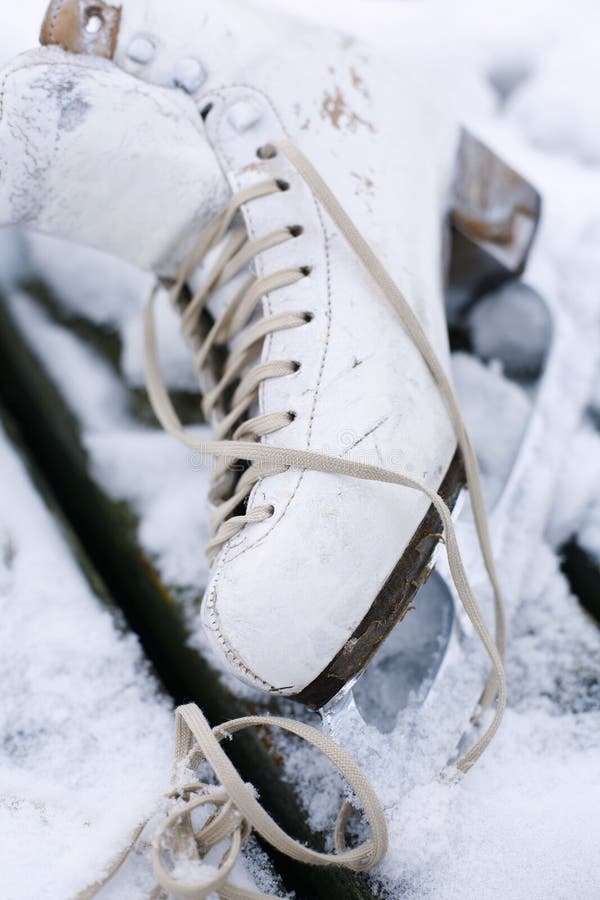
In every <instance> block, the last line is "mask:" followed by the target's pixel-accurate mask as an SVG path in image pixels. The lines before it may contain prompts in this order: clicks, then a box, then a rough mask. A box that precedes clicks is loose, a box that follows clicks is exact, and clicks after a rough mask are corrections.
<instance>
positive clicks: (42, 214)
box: [0, 48, 227, 274]
mask: <svg viewBox="0 0 600 900" xmlns="http://www.w3.org/2000/svg"><path fill="white" fill-rule="evenodd" d="M226 197H227V186H226V182H225V181H224V178H223V175H222V173H221V170H220V168H219V166H218V164H217V162H216V160H215V157H214V153H213V152H212V150H211V149H210V147H209V145H208V144H207V142H206V139H205V136H204V130H203V128H202V123H201V121H200V120H199V117H198V114H197V111H196V109H195V107H194V104H193V103H192V102H191V100H189V99H188V98H187V97H186V96H184V95H183V94H181V93H180V92H177V91H171V90H165V89H164V88H160V87H157V86H154V85H148V84H145V83H144V82H141V81H139V80H138V79H134V78H132V77H130V76H128V75H126V74H124V73H123V72H121V71H120V70H119V69H117V68H116V67H115V66H114V65H113V64H111V63H109V62H106V61H104V60H100V59H96V58H95V57H85V56H74V55H72V54H68V53H65V52H64V51H62V50H59V49H56V48H41V49H39V50H33V51H30V52H28V53H25V54H23V55H22V56H20V57H18V58H17V59H16V60H15V61H14V62H13V63H11V64H10V65H9V66H8V67H7V68H5V69H4V70H3V71H2V72H1V73H0V224H5V225H6V224H17V225H23V226H26V227H28V228H31V229H34V230H36V231H41V232H44V233H46V234H51V235H55V236H57V237H62V238H65V239H68V240H73V241H77V242H80V243H83V244H87V245H89V246H91V247H95V248H97V249H100V250H104V251H106V252H108V253H112V254H114V255H116V256H121V257H123V258H125V259H127V260H128V261H129V262H132V263H135V264H136V265H138V266H140V267H141V268H144V269H153V270H155V271H159V272H160V273H161V274H169V273H170V272H171V271H172V269H173V265H174V263H175V261H176V258H177V257H178V256H180V255H181V254H182V252H183V249H184V247H185V245H186V239H188V240H189V236H190V235H191V234H194V233H197V231H198V230H199V229H200V228H201V227H202V226H203V225H204V224H205V223H206V222H207V221H208V219H209V218H210V217H211V216H212V215H214V213H215V211H216V210H217V209H218V208H219V207H220V206H221V205H222V204H223V203H224V202H226Z"/></svg>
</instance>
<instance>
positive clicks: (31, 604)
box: [0, 432, 172, 900]
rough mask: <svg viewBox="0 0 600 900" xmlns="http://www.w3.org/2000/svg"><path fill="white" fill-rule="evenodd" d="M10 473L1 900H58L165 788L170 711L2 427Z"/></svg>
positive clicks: (1, 583)
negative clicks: (86, 573)
mask: <svg viewBox="0 0 600 900" xmlns="http://www.w3.org/2000/svg"><path fill="white" fill-rule="evenodd" d="M0 472H1V473H2V475H1V477H2V503H1V504H0V607H1V617H2V654H0V684H1V685H2V687H1V688H0V693H1V695H2V701H1V703H0V720H1V721H0V732H1V733H2V743H1V745H0V747H1V750H0V835H1V843H2V896H3V897H6V898H7V900H9V898H10V900H20V898H23V900H26V898H28V897H36V898H40V900H42V898H49V900H56V898H57V897H67V896H71V895H72V894H75V893H76V892H77V891H79V890H81V889H82V888H84V887H85V886H86V885H87V884H89V883H90V882H93V881H94V880H95V879H96V878H97V877H98V876H99V875H100V874H101V870H102V868H103V866H104V865H105V864H106V862H107V861H109V860H111V859H112V858H113V857H114V856H115V855H116V853H117V852H118V851H119V850H120V849H121V847H122V846H123V845H124V844H125V842H126V840H127V839H128V838H129V835H130V833H131V832H132V831H133V828H134V827H135V826H136V825H137V823H138V822H139V821H141V820H142V819H143V818H144V817H146V816H148V815H149V814H150V813H151V812H152V811H153V809H154V807H155V804H156V802H157V799H158V798H159V797H160V795H161V794H162V793H163V792H164V791H165V789H166V788H168V776H169V762H170V760H169V758H170V753H171V732H172V712H171V709H170V704H169V703H168V702H167V700H166V698H164V697H162V696H161V695H160V692H159V688H158V685H157V683H156V681H155V679H154V678H153V676H152V674H151V673H150V672H149V671H148V666H147V665H146V663H145V662H144V660H143V656H142V653H141V650H140V647H139V645H138V642H137V640H136V639H135V638H133V637H132V636H131V635H129V634H127V633H126V632H124V630H123V628H122V624H121V623H120V621H119V620H117V619H115V617H114V615H113V614H112V613H111V612H110V611H109V609H108V608H107V607H106V606H104V605H103V604H102V602H101V601H100V599H99V598H98V597H97V596H95V595H94V592H93V590H92V589H91V587H90V585H89V584H88V582H87V581H86V580H85V578H84V576H83V575H82V573H81V571H80V569H79V567H78V565H77V563H76V561H75V559H74V558H73V555H72V552H71V550H70V549H69V547H68V545H67V543H66V541H65V537H64V535H63V534H62V533H61V531H60V528H59V527H58V526H57V524H56V521H55V520H53V518H52V516H51V514H50V512H49V510H48V509H47V508H46V507H45V506H44V504H43V503H42V501H41V500H40V498H39V496H38V494H37V492H36V490H35V489H34V487H33V486H32V484H31V482H30V480H29V478H28V476H27V473H26V471H25V469H24V467H23V464H22V463H21V462H20V461H19V459H18V457H17V455H16V454H15V452H14V450H13V449H11V447H10V446H9V444H8V443H7V440H6V437H5V434H4V432H0ZM74 685H76V686H77V690H73V686H74ZM74 848H76V851H77V852H76V854H75V855H74V854H73V849H74ZM130 896H131V897H132V898H133V897H134V896H140V894H139V893H132V894H130ZM142 896H143V895H142Z"/></svg>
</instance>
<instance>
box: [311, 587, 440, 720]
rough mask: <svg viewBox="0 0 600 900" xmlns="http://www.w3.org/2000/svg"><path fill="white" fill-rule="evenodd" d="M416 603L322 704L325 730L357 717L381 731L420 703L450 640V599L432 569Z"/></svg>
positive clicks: (425, 695)
mask: <svg viewBox="0 0 600 900" xmlns="http://www.w3.org/2000/svg"><path fill="white" fill-rule="evenodd" d="M414 606H415V608H414V609H413V610H411V612H410V614H409V615H408V616H406V618H405V619H404V620H403V621H402V622H399V623H398V625H397V626H396V628H395V629H394V630H393V631H392V632H391V633H390V635H389V637H388V638H387V639H386V641H385V643H384V644H383V645H382V646H381V647H380V648H379V650H378V652H377V653H376V654H375V656H374V657H373V659H372V660H371V662H370V664H369V666H368V668H367V669H366V670H365V672H364V673H363V674H362V675H361V676H360V677H357V678H356V679H354V681H352V682H351V683H349V684H348V685H346V687H345V689H344V691H343V692H340V694H338V695H337V696H336V697H335V698H334V699H333V700H332V701H331V702H330V703H329V704H327V706H325V707H324V708H323V709H322V710H321V714H322V717H323V723H324V726H325V728H326V730H327V731H330V732H331V731H332V730H335V721H336V718H337V717H341V716H343V717H344V719H345V720H347V719H348V718H349V717H350V718H354V717H357V720H358V721H360V722H362V723H363V724H365V723H366V724H367V725H372V726H374V727H375V728H377V730H378V731H379V732H381V733H382V734H389V733H390V732H392V731H393V729H394V727H395V725H396V722H397V719H398V715H399V713H400V712H401V711H402V710H404V709H407V708H408V707H409V706H410V707H412V708H418V707H420V706H422V705H423V703H424V702H425V700H426V699H427V696H428V694H429V692H430V690H431V688H432V686H433V684H434V682H435V679H436V676H437V674H438V672H439V671H440V669H441V667H442V665H443V662H444V658H445V655H446V652H447V650H448V648H449V646H450V643H451V635H452V631H453V625H454V618H455V615H454V600H453V598H452V594H451V592H450V590H449V589H448V586H447V585H446V583H445V582H444V580H443V579H442V578H441V577H440V576H438V575H437V574H436V573H435V572H434V573H433V575H432V576H431V577H430V579H429V580H428V581H427V582H426V584H425V585H423V587H422V588H421V589H420V590H419V592H418V594H417V596H416V598H415V604H414Z"/></svg>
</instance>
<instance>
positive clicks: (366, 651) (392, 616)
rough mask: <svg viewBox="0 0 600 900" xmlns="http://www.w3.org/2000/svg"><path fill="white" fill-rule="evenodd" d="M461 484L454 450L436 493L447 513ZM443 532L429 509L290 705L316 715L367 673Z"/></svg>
mask: <svg viewBox="0 0 600 900" xmlns="http://www.w3.org/2000/svg"><path fill="white" fill-rule="evenodd" d="M465 483H466V477H465V471H464V465H463V460H462V454H461V453H460V450H457V451H456V453H455V455H454V458H453V460H452V462H451V463H450V466H449V468H448V471H447V472H446V475H445V477H444V480H443V481H442V484H441V487H440V490H439V493H440V496H441V498H442V499H443V500H444V502H445V503H446V505H447V506H448V508H449V509H451V510H452V509H453V508H454V505H455V503H456V501H457V499H458V496H459V494H460V492H461V490H462V488H463V487H464V485H465ZM441 530H442V523H441V520H440V517H439V515H438V513H437V511H436V509H435V507H434V506H433V505H432V506H430V507H429V511H428V512H427V514H426V515H425V517H424V518H423V520H422V521H421V524H420V525H419V527H418V528H417V530H416V531H415V533H414V535H413V537H412V540H411V542H410V544H409V545H408V547H407V548H406V550H405V552H404V553H403V555H402V557H401V559H400V560H399V562H398V563H397V564H396V566H395V567H394V569H393V571H392V573H391V574H390V576H389V577H388V579H387V581H386V582H385V584H384V585H383V587H382V589H381V590H380V592H379V593H378V595H377V597H376V598H375V600H374V602H373V604H372V606H371V608H370V609H369V611H368V613H367V614H366V616H365V617H364V619H363V620H362V622H361V623H360V624H359V625H358V627H357V628H356V629H355V631H354V632H353V634H352V635H351V637H350V638H349V639H348V640H347V641H346V643H345V644H344V646H343V647H342V649H341V650H340V651H339V653H338V654H337V655H336V656H335V657H334V658H333V660H332V661H331V663H330V664H329V665H328V666H327V668H326V669H324V670H323V671H322V672H321V674H320V675H319V676H318V677H317V678H315V680H314V681H312V682H311V683H310V684H309V685H308V687H306V688H304V690H303V691H301V692H300V693H299V694H295V695H294V696H293V698H292V699H294V700H297V701H298V702H300V703H304V704H305V705H306V706H309V707H311V708H312V709H320V708H321V707H323V706H325V704H327V703H329V701H330V700H331V699H332V698H333V697H335V695H336V694H338V693H339V692H340V691H341V690H342V689H343V688H344V687H345V685H346V684H347V683H348V682H349V681H351V680H352V679H354V678H355V677H356V676H357V675H358V674H359V673H360V672H361V671H362V670H363V669H364V668H365V666H366V665H367V663H368V662H369V660H370V659H371V658H372V656H373V655H374V653H375V652H376V651H377V649H378V647H379V646H380V644H381V643H382V642H383V641H384V640H385V638H386V637H387V636H388V634H389V633H390V631H392V629H393V628H395V626H396V625H397V624H398V622H401V621H402V619H403V618H404V617H405V616H406V615H407V613H408V612H410V610H411V609H413V608H414V607H413V605H412V604H413V600H414V598H415V595H416V593H417V591H418V590H419V588H420V587H421V586H422V585H423V584H425V582H426V581H427V579H428V578H429V576H430V575H431V573H432V572H433V568H434V567H433V566H432V565H431V557H432V556H433V552H434V550H435V548H436V547H437V545H438V542H439V539H440V533H441Z"/></svg>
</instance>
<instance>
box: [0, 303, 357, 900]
mask: <svg viewBox="0 0 600 900" xmlns="http://www.w3.org/2000/svg"><path fill="white" fill-rule="evenodd" d="M30 287H31V286H30ZM35 291H36V292H37V294H38V298H41V305H42V307H44V308H45V312H46V313H48V312H52V311H54V313H55V314H56V315H55V319H54V322H55V324H58V325H59V327H60V328H64V329H65V332H66V331H68V332H69V333H71V334H74V333H77V331H79V333H80V336H81V334H82V329H83V330H86V331H87V334H86V342H87V343H88V344H89V345H90V346H91V344H92V343H93V344H95V346H96V347H99V348H103V350H102V352H103V354H104V358H105V359H106V360H109V359H110V358H111V354H112V358H113V360H114V358H115V355H114V345H113V346H112V349H111V338H110V336H108V335H107V333H106V331H104V330H103V329H101V328H96V327H95V326H93V325H91V324H90V323H87V322H83V321H82V320H77V318H76V317H75V318H74V319H73V320H72V321H71V322H69V323H68V325H67V322H66V320H65V319H64V317H63V319H62V322H61V321H59V320H60V319H61V316H60V314H58V312H57V309H56V308H55V307H54V305H53V302H52V298H51V297H50V296H49V295H48V294H47V293H46V292H45V291H44V290H43V289H42V288H41V286H40V285H37V286H36V288H35ZM0 361H1V362H0V397H1V398H2V400H3V402H4V403H5V404H6V405H7V407H8V408H9V409H10V411H11V413H12V414H13V415H15V416H16V417H18V421H19V426H20V428H21V430H22V433H23V435H24V438H25V440H26V442H27V444H28V446H29V447H31V448H35V452H36V458H37V462H38V464H39V465H40V467H41V468H42V470H43V472H44V475H45V477H46V478H47V479H48V480H49V481H50V483H51V484H52V487H53V490H54V491H55V493H56V495H57V497H58V499H59V501H60V504H61V506H62V508H63V510H64V512H65V514H66V516H67V517H68V519H69V521H70V522H71V524H72V526H73V528H74V529H75V530H76V532H77V534H78V537H79V538H80V540H81V542H82V544H83V545H84V546H85V548H86V550H87V552H88V553H89V555H90V558H91V559H92V561H93V564H94V566H95V567H96V568H97V569H98V570H99V571H100V572H101V573H102V576H103V578H104V580H105V581H106V583H107V585H108V587H109V589H110V591H111V594H112V595H113V596H114V597H115V598H116V599H117V602H118V603H119V605H120V607H121V609H122V610H123V612H124V614H125V616H126V618H127V621H128V624H129V626H130V627H131V628H132V629H133V630H134V631H135V632H136V633H137V634H138V635H139V637H140V640H141V642H142V645H143V647H144V650H145V652H146V654H147V656H148V658H149V659H150V660H151V661H152V662H153V664H154V666H155V667H156V670H157V672H158V673H159V675H160V677H161V679H162V680H163V682H164V684H165V685H166V687H167V689H168V691H169V692H170V694H171V695H172V696H173V697H174V698H175V700H176V701H177V702H183V701H189V700H194V701H196V702H198V703H199V705H200V706H201V707H202V709H203V710H204V711H205V713H206V715H207V716H208V718H209V719H210V721H212V722H213V723H218V722H220V721H223V720H224V719H229V718H233V717H236V716H239V715H244V714H248V713H249V712H256V710H257V709H264V708H269V709H270V710H272V711H279V710H280V707H279V706H278V705H277V704H276V703H274V702H273V701H272V700H270V699H269V698H265V699H263V700H262V701H261V700H260V699H259V698H257V697H256V696H255V695H253V696H252V697H251V698H250V699H249V698H248V696H247V695H246V697H244V696H237V695H236V694H235V693H234V692H233V691H232V690H231V684H230V682H229V683H228V682H227V681H226V680H225V681H224V680H223V679H222V678H221V674H220V673H219V672H218V671H216V670H215V669H214V668H213V667H212V666H211V665H210V663H209V662H208V661H207V660H206V658H205V657H204V656H203V655H202V653H201V652H199V650H198V649H196V648H195V647H194V646H191V645H190V642H189V638H190V628H189V623H188V622H187V621H186V615H185V610H184V604H183V601H182V599H181V596H180V593H179V592H178V591H177V590H174V589H172V588H171V587H170V586H169V585H167V584H165V583H163V581H162V580H161V578H160V575H159V573H158V571H157V569H156V568H155V566H154V565H153V563H152V561H151V560H150V558H149V557H148V554H147V553H146V552H145V551H144V549H143V548H142V547H141V546H140V544H139V542H138V540H137V537H136V535H137V526H138V520H137V517H136V515H135V513H134V511H133V509H132V507H131V506H130V505H129V504H127V503H123V502H118V501H115V500H114V499H112V498H111V497H110V496H109V495H108V493H107V492H106V490H105V489H104V488H103V487H102V486H101V485H100V484H99V483H98V480H97V479H96V478H95V477H94V474H93V473H92V471H91V467H90V460H89V457H88V454H87V452H86V450H85V448H84V445H83V439H82V430H81V428H80V423H79V422H78V421H77V419H76V417H75V416H74V415H73V412H72V411H71V409H70V408H69V405H68V403H67V400H66V398H65V396H64V393H63V392H61V390H60V389H59V388H58V387H57V385H56V383H55V382H54V380H53V379H52V377H51V376H50V375H49V373H48V371H47V370H46V369H45V368H44V366H43V365H42V364H41V363H40V361H39V359H38V358H37V357H36V355H35V354H34V353H33V352H32V349H31V347H30V346H29V344H28V341H27V339H26V338H25V336H24V334H23V333H22V331H21V330H20V328H19V327H18V326H17V324H16V321H15V319H14V317H13V316H12V315H11V314H10V313H9V311H8V308H7V306H6V305H5V304H0ZM180 399H182V401H183V402H184V403H185V402H186V398H185V397H183V398H180ZM131 408H132V409H133V410H134V411H135V415H136V417H137V418H138V421H139V422H144V421H147V417H148V410H147V407H146V405H145V401H144V400H143V398H142V397H141V396H140V395H139V394H136V393H135V392H134V393H133V394H132V395H131ZM198 552H199V553H201V552H202V548H201V547H199V548H198ZM201 588H202V586H199V589H198V598H199V596H200V594H201V592H202V591H201ZM284 711H285V710H284ZM288 711H289V710H288ZM227 750H228V752H229V753H230V755H231V757H232V759H233V761H234V763H235V764H236V766H237V767H238V768H239V770H240V772H241V773H242V775H243V777H244V778H245V779H247V780H248V781H251V782H252V783H253V784H254V785H256V787H257V788H258V790H259V792H260V797H261V801H262V802H263V803H264V805H265V807H266V808H267V809H268V810H269V811H270V812H271V814H272V815H274V816H275V818H276V819H277V821H278V822H279V823H280V824H281V825H282V827H283V828H285V829H286V830H287V831H289V832H290V833H291V834H293V835H294V836H295V837H296V838H298V839H300V840H302V841H304V842H307V843H310V844H311V845H313V846H316V847H324V846H325V836H324V835H322V834H318V833H314V832H313V831H311V829H310V828H309V827H308V826H307V824H306V815H305V811H304V809H303V808H302V805H301V803H300V802H299V800H298V797H297V796H296V793H295V792H294V790H293V788H292V786H291V785H289V784H288V783H287V782H286V781H285V779H284V772H283V770H282V766H281V759H280V758H279V757H278V755H277V751H276V748H275V746H274V744H273V742H272V739H271V736H270V735H268V734H263V735H259V736H257V735H253V734H243V735H240V736H239V737H236V739H235V741H233V742H232V743H231V744H230V745H228V747H227ZM333 812H334V811H332V813H333ZM272 858H273V859H274V861H275V864H276V866H277V870H278V871H279V872H280V873H281V874H282V876H283V878H284V880H285V882H286V884H287V885H288V886H289V887H291V888H292V889H294V890H295V891H296V893H297V896H298V897H307V898H311V900H312V898H315V900H316V898H321V897H322V898H327V900H336V898H340V900H342V898H343V900H364V898H370V897H372V896H373V892H372V888H371V885H370V881H369V879H368V878H367V877H366V876H364V875H355V874H353V873H349V872H347V871H342V870H334V869H313V868H306V867H302V866H298V865H297V864H296V863H293V862H292V861H290V860H287V859H285V858H282V857H281V856H280V855H279V854H275V853H273V855H272Z"/></svg>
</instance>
